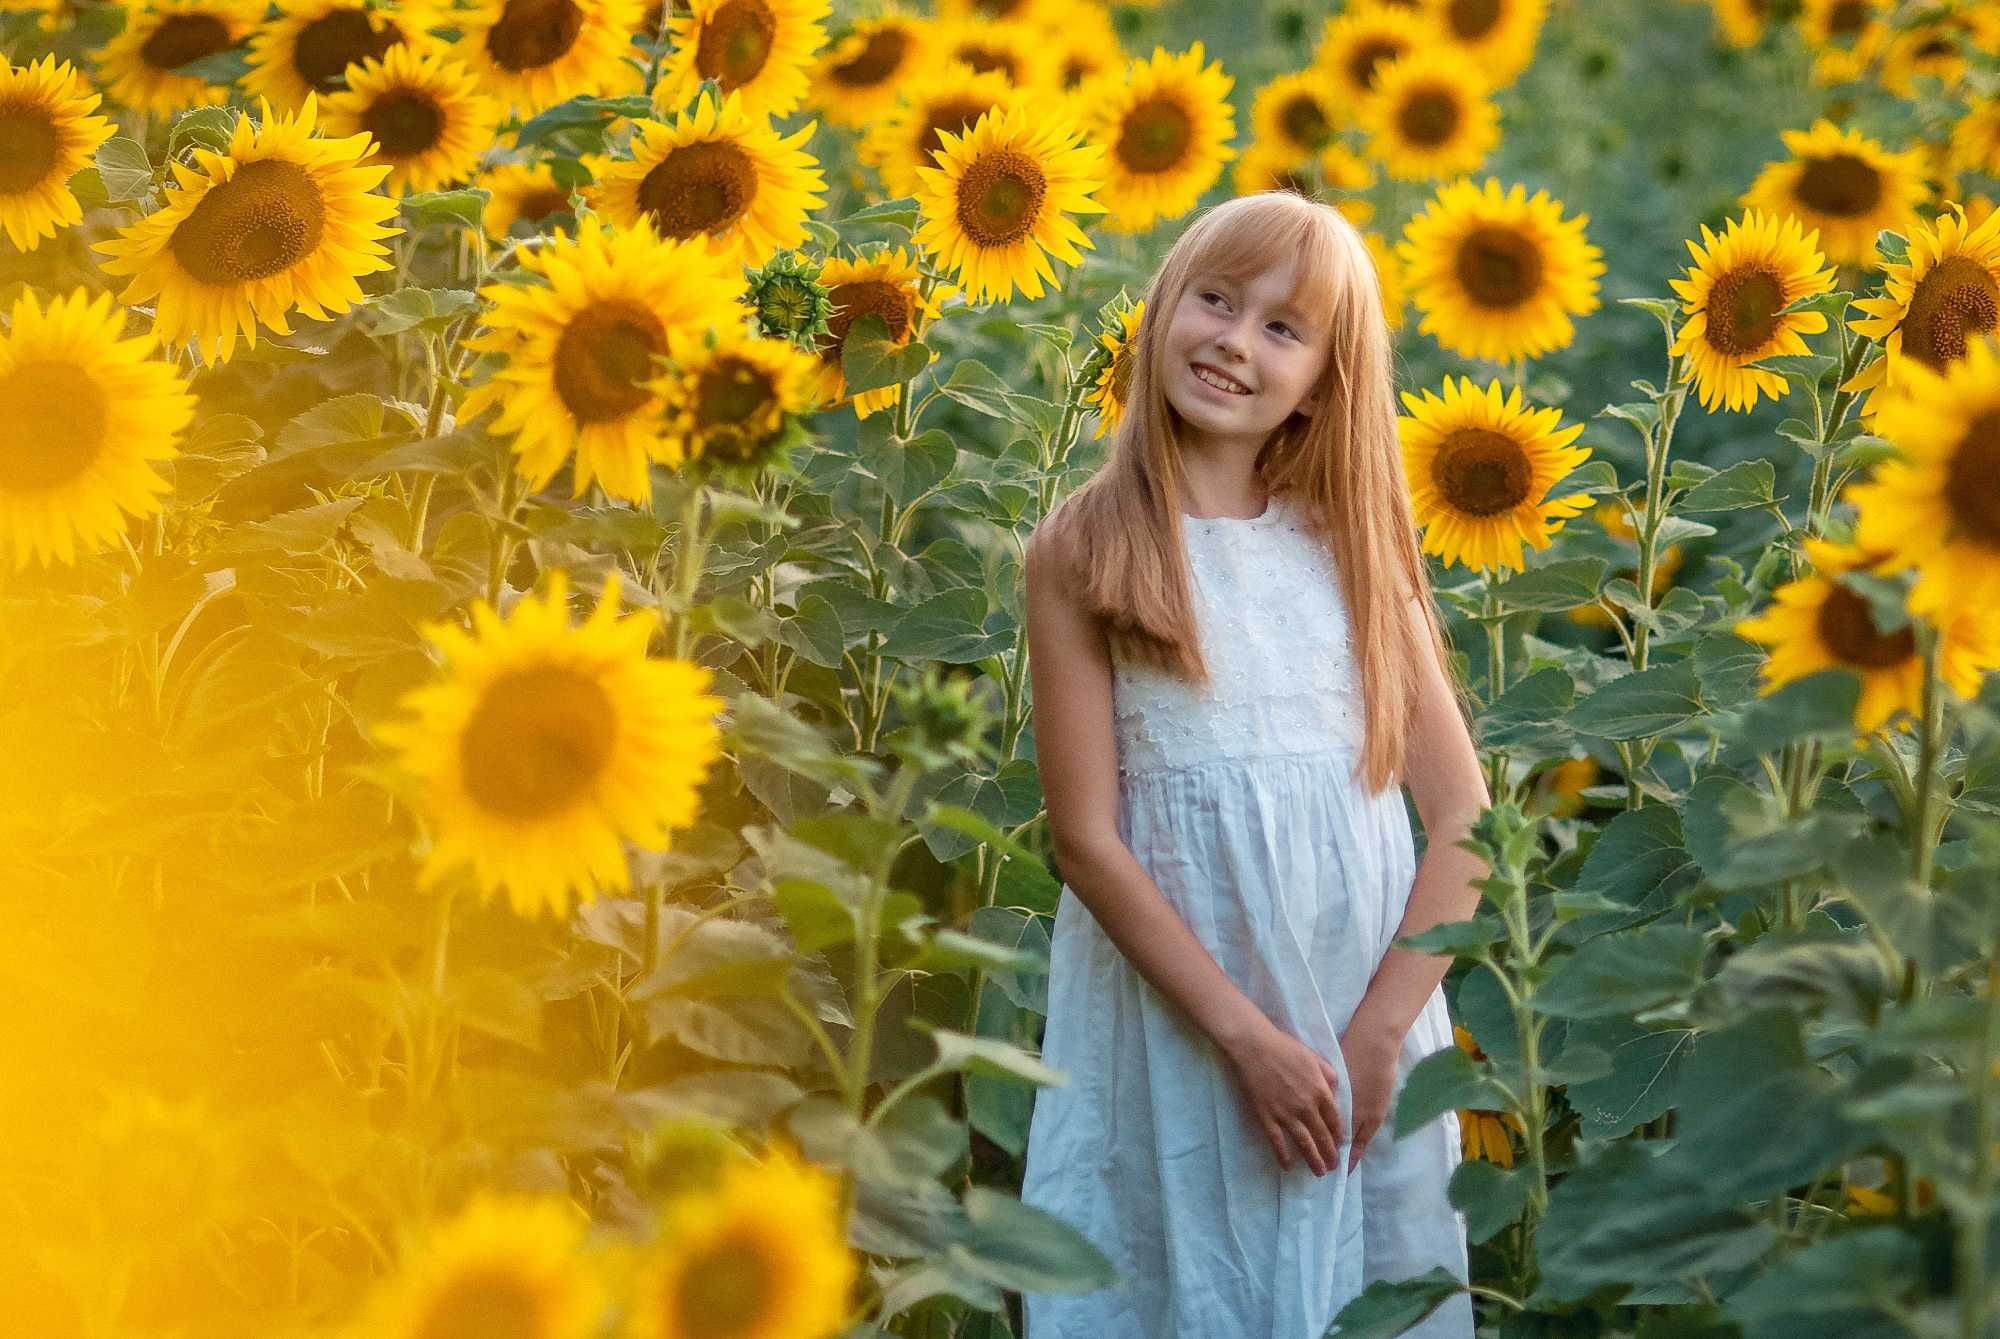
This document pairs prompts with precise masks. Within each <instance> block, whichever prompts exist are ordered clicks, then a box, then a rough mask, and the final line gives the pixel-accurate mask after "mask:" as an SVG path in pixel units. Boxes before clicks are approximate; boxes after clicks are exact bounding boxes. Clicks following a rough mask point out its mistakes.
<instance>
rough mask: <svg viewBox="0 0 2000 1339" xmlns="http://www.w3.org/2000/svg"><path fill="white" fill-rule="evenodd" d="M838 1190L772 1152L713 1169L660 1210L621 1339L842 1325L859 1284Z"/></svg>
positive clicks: (801, 1331) (779, 1332) (812, 1333)
mask: <svg viewBox="0 0 2000 1339" xmlns="http://www.w3.org/2000/svg"><path fill="white" fill-rule="evenodd" d="M846 1237H847V1234H846V1225H845V1223H843V1222H842V1219H841V1212H840V1183H839V1181H838V1180H837V1179H836V1178H835V1177H834V1176H833V1175H832V1174H831V1173H829V1172H826V1171H824V1170H822V1169H821V1168H819V1167H817V1166H815V1165H813V1164H812V1163H809V1162H806V1161H804V1160H802V1159H800V1158H798V1157H797V1156H796V1155H794V1154H792V1153H791V1152H789V1151H787V1150H785V1149H783V1148H782V1147H779V1148H775V1149H773V1150H772V1151H771V1152H769V1153H767V1154H765V1155H764V1157H762V1158H759V1159H749V1158H739V1159H735V1160H733V1161H731V1162H727V1163H725V1164H724V1165H723V1171H722V1176H721V1180H720V1183H719V1184H718V1185H717V1186H715V1187H714V1188H713V1189H709V1190H704V1191H698V1192H691V1193H689V1194H688V1195H686V1196H684V1197H682V1198H680V1199H678V1200H674V1201H670V1202H669V1205H668V1208H667V1211H666V1215H665V1223H664V1228H663V1231H662V1233H661V1239H660V1241H659V1243H658V1245H657V1246H656V1248H655V1249H654V1250H653V1252H652V1253H651V1255H650V1256H649V1258H648V1259H647V1261H646V1263H645V1265H644V1266H642V1268H641V1270H640V1272H639V1277H638V1279H637V1280H636V1282H635V1283H634V1285H633V1290H632V1301H631V1306H630V1309H629V1312H628V1315H629V1319H628V1321H627V1324H626V1329H625V1332H624V1335H623V1337H622V1339H724V1337H725V1336H727V1339H818V1337H819V1336H823V1335H832V1334H836V1333H838V1332H839V1331H840V1330H841V1327H842V1326H843V1325H844V1324H845V1322H846V1320H847V1318H848V1312H849V1310H850V1306H851V1304H850V1301H849V1294H850V1293H851V1292H852V1291H853V1288H854V1285H855V1283H856V1281H857V1280H858V1278H859V1268H858V1266H857V1265H856V1263H855V1259H854V1255H853V1252H851V1251H850V1250H849V1249H848V1246H847V1239H846Z"/></svg>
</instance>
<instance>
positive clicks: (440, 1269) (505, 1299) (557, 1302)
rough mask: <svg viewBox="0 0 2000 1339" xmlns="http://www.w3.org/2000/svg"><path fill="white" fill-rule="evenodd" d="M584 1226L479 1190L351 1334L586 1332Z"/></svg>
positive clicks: (596, 1295)
mask: <svg viewBox="0 0 2000 1339" xmlns="http://www.w3.org/2000/svg"><path fill="white" fill-rule="evenodd" d="M543 672H547V671H546V670H545V671H543ZM556 738H558V739H559V738H560V732H559V731H558V732H556ZM551 742H554V741H553V740H552V741H551ZM501 761H502V763H503V765H504V766H513V765H516V764H515V762H514V758H513V757H512V756H506V757H503V758H502V760H501ZM587 1226H588V1223H587V1221H586V1220H585V1218H584V1215H583V1214H582V1212H581V1211H579V1210H578V1209H577V1208H576V1207H575V1206H574V1205H573V1204H571V1203H570V1202H569V1201H568V1200H566V1199H562V1198H559V1197H557V1196H554V1195H549V1196H526V1195H497V1194H494V1193H492V1192H490V1191H488V1192H482V1193H481V1194H480V1195H478V1196H477V1197H476V1198H474V1199H473V1200H472V1201H471V1202H470V1203H469V1204H467V1205H466V1206H465V1208H464V1209H463V1210H461V1211H460V1212H459V1213H458V1214H457V1216H456V1217H454V1218H452V1219H450V1220H448V1221H447V1222H445V1223H443V1224H441V1225H440V1226H439V1227H437V1228H436V1229H435V1230H434V1231H433V1232H432V1233H431V1234H430V1235H429V1238H428V1239H427V1240H425V1241H423V1242H422V1243H420V1245H419V1246H418V1248H417V1249H416V1250H415V1251H414V1252H413V1253H412V1254H411V1256H410V1258H409V1259H407V1260H405V1261H404V1263H403V1266H402V1268H401V1269H400V1270H399V1271H398V1272H397V1274H396V1275H395V1276H394V1277H392V1278H391V1279H389V1280H388V1281H387V1282H385V1283H384V1284H383V1285H382V1286H381V1287H380V1289H379V1290H378V1291H377V1292H376V1293H375V1295H374V1296H373V1297H371V1298H370V1299H369V1302H368V1305H367V1306H366V1307H365V1308H364V1311H363V1316H362V1318H361V1320H360V1322H359V1323H358V1324H357V1325H356V1327H355V1329H354V1331H353V1334H354V1339H363V1336H366V1339H438V1336H444V1335H468V1336H470V1335H481V1336H488V1335H490V1336H496V1339H497V1336H500V1335H507V1336H509V1337H510V1339H589V1336H591V1335H593V1334H595V1333H596V1331H597V1325H598V1319H599V1317H600V1316H601V1315H602V1314H603V1310H604V1303H605V1300H606V1298H605V1290H604V1287H603V1284H602V1283H601V1282H600V1281H599V1279H598V1276H597V1275H596V1273H595V1272H594V1271H593V1270H592V1269H591V1268H590V1265H589V1262H588V1261H587V1260H586V1259H585V1258H584V1256H583V1252H582V1247H583V1236H584V1229H585V1228H586V1227H587Z"/></svg>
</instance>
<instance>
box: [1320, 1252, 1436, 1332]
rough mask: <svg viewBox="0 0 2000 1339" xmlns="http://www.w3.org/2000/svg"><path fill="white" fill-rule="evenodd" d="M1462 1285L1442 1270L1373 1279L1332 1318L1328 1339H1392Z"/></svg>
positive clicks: (1428, 1313) (1431, 1310) (1427, 1313)
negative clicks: (1411, 1277)
mask: <svg viewBox="0 0 2000 1339" xmlns="http://www.w3.org/2000/svg"><path fill="white" fill-rule="evenodd" d="M1463 1291H1465V1284H1464V1283H1463V1282H1461V1281H1460V1280H1459V1279H1458V1278H1456V1277H1454V1276H1453V1274H1452V1273H1451V1271H1450V1270H1448V1269H1445V1268H1443V1267H1439V1268H1437V1269H1433V1270H1430V1271H1429V1272H1428V1273H1424V1274H1419V1275H1417V1277H1415V1278H1413V1279H1398V1280H1395V1281H1393V1282H1392V1281H1390V1280H1387V1279H1377V1280H1376V1281H1375V1282H1373V1283H1371V1284H1369V1285H1368V1286H1367V1287H1366V1288H1364V1289H1362V1290H1361V1294H1360V1296H1358V1297H1356V1298H1355V1299H1354V1300H1353V1301H1351V1302H1349V1303H1348V1304H1347V1305H1346V1306H1344V1307H1342V1308H1341V1309H1340V1314H1339V1315H1338V1316H1335V1317H1334V1318H1333V1328H1332V1329H1331V1330H1328V1331H1327V1337H1328V1339H1395V1336H1397V1335H1399V1334H1401V1333H1403V1332H1404V1331H1405V1330H1408V1329H1409V1328H1410V1327H1411V1326H1413V1325H1415V1324H1417V1323H1418V1322H1419V1321H1421V1320H1423V1319H1424V1317H1426V1316H1428V1315H1430V1314H1431V1312H1433V1311H1435V1310H1437V1309H1438V1308H1439V1307H1440V1306H1443V1305H1444V1303H1445V1302H1446V1300H1447V1299H1449V1298H1450V1297H1451V1296H1452V1295H1453V1294H1454V1293H1460V1292H1463Z"/></svg>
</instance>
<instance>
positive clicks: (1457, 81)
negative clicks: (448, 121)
mask: <svg viewBox="0 0 2000 1339" xmlns="http://www.w3.org/2000/svg"><path fill="white" fill-rule="evenodd" d="M1361 123H1362V125H1363V126H1364V127H1366V129H1367V131H1368V151H1369V152H1370V153H1371V154H1373V155H1374V157H1375V158H1376V159H1377V161H1379V162H1380V163H1381V164H1382V167H1383V170H1384V171H1386V172H1387V173H1388V174H1389V175H1390V176H1392V177H1395V178H1397V179H1398V180H1401V181H1432V180H1435V179H1436V178H1438V177H1448V176H1456V175H1458V174H1459V173H1462V172H1470V171H1472V170H1473V169H1474V168H1476V167H1478V166H1479V165H1480V164H1481V163H1483V162H1485V161H1486V155H1487V154H1489V153H1491V152H1493V147H1494V146H1495V145H1497V144H1498V143H1499V142H1500V109H1499V108H1498V107H1497V106H1495V105H1494V102H1493V99H1492V97H1491V96H1490V95H1489V94H1488V91H1487V87H1486V82H1485V80H1484V79H1482V78H1481V77H1480V75H1479V74H1478V72H1477V71H1476V69H1475V68H1474V67H1473V65H1472V62H1470V61H1469V60H1467V59H1466V58H1465V56H1464V55H1463V54H1462V53H1460V52H1455V51H1452V50H1451V49H1449V48H1445V47H1433V48H1430V49H1428V50H1425V51H1414V52H1411V53H1410V54H1409V55H1407V56H1402V57H1399V58H1397V59H1395V60H1392V61H1387V62H1384V63H1383V64H1382V65H1381V66H1379V67H1378V68H1377V70H1376V74H1375V93H1374V96H1372V97H1370V98H1369V99H1368V100H1367V101H1366V102H1364V103H1363V104H1362V106H1361Z"/></svg>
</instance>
